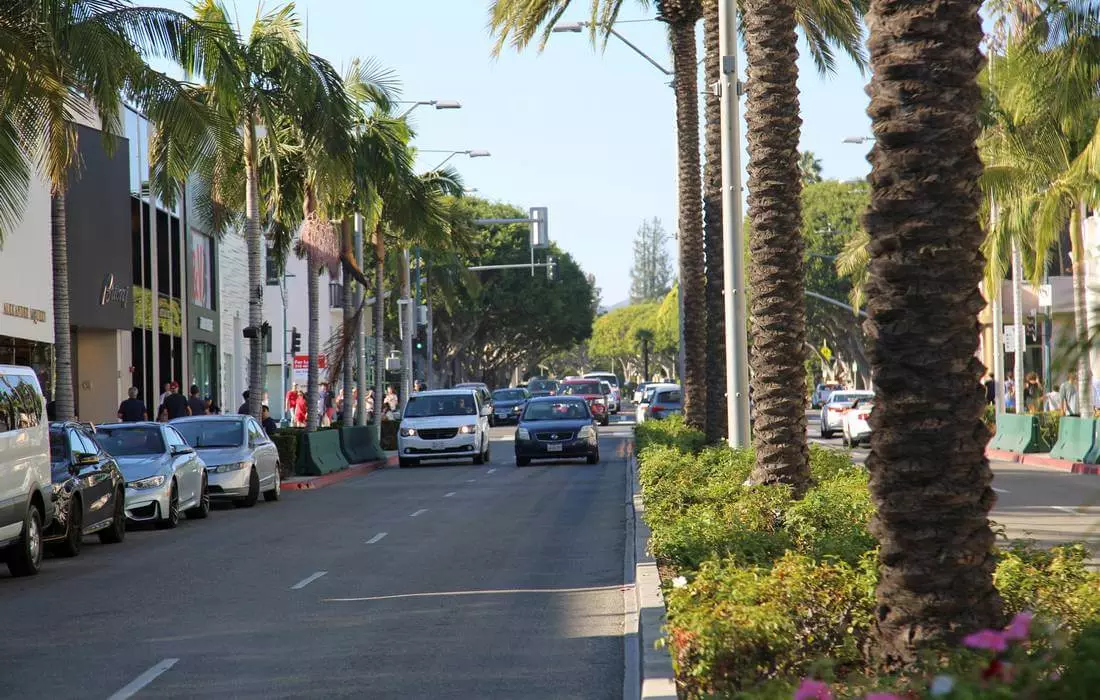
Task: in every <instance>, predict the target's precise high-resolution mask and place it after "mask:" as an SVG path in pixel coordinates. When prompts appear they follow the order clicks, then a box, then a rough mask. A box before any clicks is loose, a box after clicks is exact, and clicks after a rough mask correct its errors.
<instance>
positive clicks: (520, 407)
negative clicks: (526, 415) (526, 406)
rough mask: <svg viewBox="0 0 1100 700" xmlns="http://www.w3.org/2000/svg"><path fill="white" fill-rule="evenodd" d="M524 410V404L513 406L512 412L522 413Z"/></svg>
mask: <svg viewBox="0 0 1100 700" xmlns="http://www.w3.org/2000/svg"><path fill="white" fill-rule="evenodd" d="M521 411H523V406H518V405H517V406H512V413H520V412H521Z"/></svg>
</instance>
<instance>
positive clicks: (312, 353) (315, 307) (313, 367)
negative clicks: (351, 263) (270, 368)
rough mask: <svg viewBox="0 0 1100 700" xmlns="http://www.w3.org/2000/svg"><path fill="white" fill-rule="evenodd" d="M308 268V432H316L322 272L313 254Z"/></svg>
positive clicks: (319, 422)
mask: <svg viewBox="0 0 1100 700" xmlns="http://www.w3.org/2000/svg"><path fill="white" fill-rule="evenodd" d="M306 265H307V266H308V271H307V273H306V274H307V277H306V279H307V280H308V287H309V338H308V340H307V343H308V350H309V370H308V372H307V374H306V430H307V431H310V432H312V431H314V430H317V427H318V426H319V425H320V424H321V415H320V410H321V407H320V406H318V405H317V404H318V402H319V401H320V398H321V391H320V389H321V387H320V377H319V376H318V375H319V374H320V369H319V366H318V365H319V363H318V358H319V357H320V355H321V313H320V311H321V309H320V306H321V299H320V296H321V294H320V289H319V287H320V277H321V275H320V272H319V271H318V268H317V261H316V260H315V259H314V257H313V253H312V252H311V253H308V254H307V255H306Z"/></svg>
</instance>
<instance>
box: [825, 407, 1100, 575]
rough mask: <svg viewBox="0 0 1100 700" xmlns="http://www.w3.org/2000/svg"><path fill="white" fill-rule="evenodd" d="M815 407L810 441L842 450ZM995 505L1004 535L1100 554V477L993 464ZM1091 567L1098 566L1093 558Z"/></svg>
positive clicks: (857, 456) (855, 454)
mask: <svg viewBox="0 0 1100 700" xmlns="http://www.w3.org/2000/svg"><path fill="white" fill-rule="evenodd" d="M819 413H820V412H819V411H813V412H811V413H808V414H807V416H808V418H809V423H810V428H809V431H810V432H809V436H810V442H814V443H818V444H821V445H826V446H830V447H836V448H837V449H840V448H841V438H840V437H839V436H838V437H835V438H832V439H829V440H825V439H823V438H821V437H820V431H819V430H818V416H819ZM867 454H868V449H867V447H866V446H861V447H858V448H856V449H854V450H852V460H853V461H854V462H856V463H859V464H862V463H863V462H864V461H865V460H866V459H867ZM990 466H991V467H992V469H993V488H994V490H995V491H996V492H997V505H996V506H995V507H994V508H993V512H992V514H991V515H990V518H991V519H992V520H993V522H994V523H995V525H996V526H999V527H1003V528H1004V534H1005V537H1006V538H1008V539H1013V540H1016V539H1029V540H1034V541H1035V542H1036V543H1038V544H1040V545H1042V546H1044V547H1049V546H1051V545H1055V544H1060V543H1064V542H1070V541H1082V542H1086V543H1088V544H1089V546H1090V547H1091V548H1092V550H1093V552H1095V553H1100V476H1097V475H1088V474H1066V473H1062V472H1058V471H1055V470H1052V469H1048V468H1046V467H1031V466H1027V465H1023V464H1012V463H1009V462H991V463H990ZM1093 565H1094V566H1097V565H1100V560H1098V559H1096V558H1094V559H1093Z"/></svg>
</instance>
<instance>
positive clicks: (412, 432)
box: [401, 428, 416, 437]
mask: <svg viewBox="0 0 1100 700" xmlns="http://www.w3.org/2000/svg"><path fill="white" fill-rule="evenodd" d="M401 437H416V428H402V429H401Z"/></svg>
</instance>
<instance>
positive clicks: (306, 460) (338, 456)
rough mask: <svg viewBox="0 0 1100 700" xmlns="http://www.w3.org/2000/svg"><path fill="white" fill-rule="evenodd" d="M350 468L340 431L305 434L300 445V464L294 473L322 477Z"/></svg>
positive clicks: (295, 466)
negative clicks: (342, 445)
mask: <svg viewBox="0 0 1100 700" xmlns="http://www.w3.org/2000/svg"><path fill="white" fill-rule="evenodd" d="M347 468H348V460H347V458H346V457H344V452H343V450H341V449H340V431H339V430H318V431H317V432H314V433H305V434H303V435H302V438H301V441H300V442H299V443H298V462H297V463H296V464H295V465H294V473H296V474H298V475H299V476H320V475H321V474H328V473H330V472H336V471H340V470H341V469H347Z"/></svg>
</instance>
